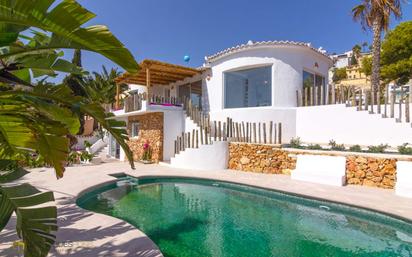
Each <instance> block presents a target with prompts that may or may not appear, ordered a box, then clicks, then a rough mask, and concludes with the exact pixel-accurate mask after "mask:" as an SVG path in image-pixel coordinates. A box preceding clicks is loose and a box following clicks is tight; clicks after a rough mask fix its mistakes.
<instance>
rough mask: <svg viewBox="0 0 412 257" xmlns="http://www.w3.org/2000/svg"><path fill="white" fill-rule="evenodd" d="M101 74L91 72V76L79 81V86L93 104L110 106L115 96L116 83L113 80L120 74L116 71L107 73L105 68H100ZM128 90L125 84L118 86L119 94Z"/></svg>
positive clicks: (112, 70)
mask: <svg viewBox="0 0 412 257" xmlns="http://www.w3.org/2000/svg"><path fill="white" fill-rule="evenodd" d="M102 69H103V71H102V72H101V73H98V72H93V76H87V77H84V78H83V79H82V80H80V81H79V82H80V85H81V87H82V89H83V90H84V92H85V94H86V96H87V97H88V98H89V99H90V100H92V101H93V102H94V103H100V104H102V105H111V104H113V103H114V101H115V99H116V94H117V83H116V81H115V79H116V78H117V77H119V76H120V74H121V72H119V71H118V70H117V69H113V68H112V69H111V70H110V71H108V70H107V69H106V67H105V66H103V67H102ZM128 89H129V86H128V85H127V84H120V85H119V94H122V93H124V92H125V91H127V90H128Z"/></svg>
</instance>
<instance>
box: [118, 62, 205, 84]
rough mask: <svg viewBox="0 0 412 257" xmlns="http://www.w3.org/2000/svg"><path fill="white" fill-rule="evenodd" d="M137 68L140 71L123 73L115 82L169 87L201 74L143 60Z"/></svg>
mask: <svg viewBox="0 0 412 257" xmlns="http://www.w3.org/2000/svg"><path fill="white" fill-rule="evenodd" d="M139 66H140V70H139V71H138V72H137V73H133V74H131V73H128V72H125V73H123V74H122V75H121V76H119V77H118V78H117V79H116V82H117V83H130V84H139V85H148V84H150V85H169V84H170V83H174V82H177V81H180V80H184V79H185V78H189V77H193V76H194V75H197V74H200V73H201V71H200V70H198V69H194V68H190V67H185V66H180V65H175V64H170V63H166V62H161V61H156V60H144V61H142V62H141V63H140V64H139ZM148 78H149V79H148Z"/></svg>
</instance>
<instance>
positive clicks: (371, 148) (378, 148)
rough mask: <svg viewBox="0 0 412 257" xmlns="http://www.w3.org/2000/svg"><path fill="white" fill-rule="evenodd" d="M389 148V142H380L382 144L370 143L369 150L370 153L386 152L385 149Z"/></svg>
mask: <svg viewBox="0 0 412 257" xmlns="http://www.w3.org/2000/svg"><path fill="white" fill-rule="evenodd" d="M387 148H388V145H387V144H385V145H384V144H380V145H376V146H374V145H370V146H368V152H370V153H384V152H385V150H386V149H387Z"/></svg>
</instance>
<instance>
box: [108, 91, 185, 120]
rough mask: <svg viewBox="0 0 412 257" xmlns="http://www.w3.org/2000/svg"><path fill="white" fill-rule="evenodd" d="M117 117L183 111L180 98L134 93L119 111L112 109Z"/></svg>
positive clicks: (127, 98)
mask: <svg viewBox="0 0 412 257" xmlns="http://www.w3.org/2000/svg"><path fill="white" fill-rule="evenodd" d="M111 110H112V112H113V113H114V114H115V115H116V116H128V114H131V113H133V114H134V113H136V114H137V113H144V112H149V111H161V110H183V104H182V101H181V99H180V98H177V97H164V96H158V95H148V94H146V93H142V94H138V93H132V94H130V95H129V96H127V97H126V98H125V99H124V102H123V104H122V105H121V106H119V108H118V109H114V108H112V109H111Z"/></svg>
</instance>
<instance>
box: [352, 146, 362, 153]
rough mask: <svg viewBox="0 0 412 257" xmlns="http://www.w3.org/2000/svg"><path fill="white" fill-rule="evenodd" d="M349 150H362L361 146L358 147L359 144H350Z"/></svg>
mask: <svg viewBox="0 0 412 257" xmlns="http://www.w3.org/2000/svg"><path fill="white" fill-rule="evenodd" d="M349 151H351V152H362V148H361V147H360V145H352V146H351V147H349Z"/></svg>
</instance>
